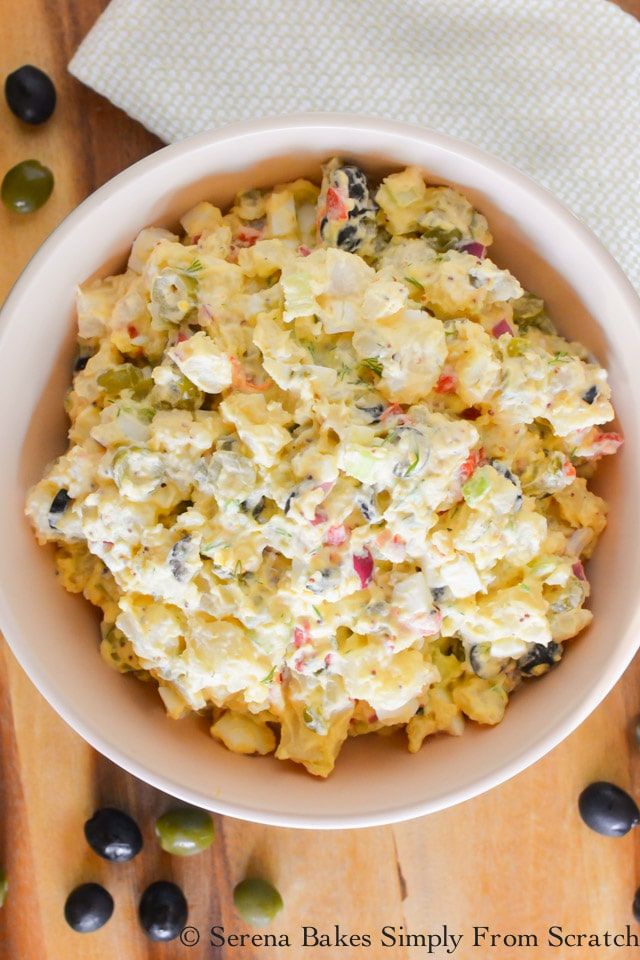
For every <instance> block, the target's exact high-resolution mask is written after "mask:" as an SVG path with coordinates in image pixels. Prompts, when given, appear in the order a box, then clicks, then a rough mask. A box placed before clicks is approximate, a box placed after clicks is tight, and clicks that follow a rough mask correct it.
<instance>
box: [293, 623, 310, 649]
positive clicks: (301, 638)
mask: <svg viewBox="0 0 640 960" xmlns="http://www.w3.org/2000/svg"><path fill="white" fill-rule="evenodd" d="M310 638H311V631H310V628H309V621H308V620H306V619H305V620H301V621H300V625H299V626H297V627H296V628H295V630H294V631H293V645H294V647H296V648H297V649H299V648H300V647H303V646H304V645H305V643H309V640H310Z"/></svg>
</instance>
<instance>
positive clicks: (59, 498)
mask: <svg viewBox="0 0 640 960" xmlns="http://www.w3.org/2000/svg"><path fill="white" fill-rule="evenodd" d="M70 503H71V497H70V496H69V494H68V492H67V491H66V490H58V492H57V493H56V495H55V497H54V498H53V500H52V501H51V506H50V507H49V526H50V527H51V529H52V530H55V529H56V523H57V520H58V517H61V516H62V514H63V513H64V512H65V510H66V509H67V507H68V506H69V504H70Z"/></svg>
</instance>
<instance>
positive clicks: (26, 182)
mask: <svg viewBox="0 0 640 960" xmlns="http://www.w3.org/2000/svg"><path fill="white" fill-rule="evenodd" d="M52 190H53V174H52V173H51V170H49V168H48V167H44V166H43V165H42V164H41V163H40V162H39V161H38V160H23V161H22V163H17V164H16V165H15V167H11V170H8V171H7V172H6V173H5V175H4V179H3V181H2V188H1V191H0V192H1V194H2V202H3V203H4V205H5V207H8V209H9V210H15V211H16V213H33V211H34V210H38V209H39V208H40V207H41V206H42V205H43V204H44V203H46V202H47V200H48V199H49V197H50V196H51V191H52Z"/></svg>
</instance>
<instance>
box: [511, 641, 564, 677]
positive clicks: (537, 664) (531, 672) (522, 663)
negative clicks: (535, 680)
mask: <svg viewBox="0 0 640 960" xmlns="http://www.w3.org/2000/svg"><path fill="white" fill-rule="evenodd" d="M561 656H562V644H561V643H555V642H554V641H553V640H552V641H551V643H548V644H547V645H546V646H545V644H544V643H534V645H533V646H532V648H531V650H529V651H528V652H527V653H525V654H524V655H523V656H522V657H520V659H519V660H518V670H519V671H520V673H521V674H522V676H523V677H541V676H542V674H543V673H547V671H548V670H550V669H551V667H553V666H555V664H556V663H558V662H559V661H560V658H561Z"/></svg>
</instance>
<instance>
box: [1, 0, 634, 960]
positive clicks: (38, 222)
mask: <svg viewBox="0 0 640 960" xmlns="http://www.w3.org/2000/svg"><path fill="white" fill-rule="evenodd" d="M532 3H533V4H535V0H532ZM104 6H106V0H2V6H1V13H0V23H1V31H2V36H1V38H0V51H1V57H0V65H1V71H0V72H1V73H2V75H3V76H4V75H5V74H6V73H8V72H10V71H11V70H13V69H15V68H16V67H18V66H20V65H21V64H22V63H24V62H33V63H36V64H39V65H40V66H42V67H43V68H45V69H46V70H48V72H49V73H50V74H51V75H52V76H53V78H54V79H55V82H56V84H57V88H58V94H59V100H58V108H57V111H56V115H55V117H54V120H53V122H51V123H49V124H45V125H44V126H43V127H42V128H35V129H33V130H30V129H25V128H23V127H21V126H19V125H18V124H17V123H16V122H15V120H14V118H13V117H12V116H11V114H10V113H9V111H8V109H7V107H6V105H5V103H4V100H3V101H2V103H1V104H0V124H1V130H2V133H1V136H0V170H5V169H7V168H8V167H10V166H12V165H13V164H14V163H16V162H17V161H19V160H21V159H24V158H25V157H28V156H34V157H37V158H38V159H40V160H42V161H43V162H44V163H47V164H48V165H50V166H51V167H52V168H53V169H54V171H55V175H56V189H55V192H54V194H53V196H52V198H51V200H50V201H49V203H48V204H47V205H46V207H44V208H43V209H42V210H41V211H39V212H38V213H37V214H35V215H33V216H31V217H25V218H24V219H23V220H22V219H19V218H16V217H14V216H10V215H8V214H7V212H6V211H5V210H4V208H2V209H1V210H0V243H1V253H2V255H1V257H0V298H3V297H4V295H5V294H6V292H7V291H8V289H9V286H10V284H11V283H12V281H13V280H14V278H15V277H16V276H17V274H18V272H19V270H20V269H21V268H22V267H23V266H24V264H25V263H26V261H27V260H28V258H29V257H30V256H31V254H32V252H33V251H34V250H35V249H36V247H37V246H38V245H39V243H40V242H41V241H42V240H43V239H44V237H45V236H46V235H47V234H48V233H49V232H50V231H51V230H52V229H53V227H54V226H55V225H56V224H57V223H58V221H59V220H60V219H61V218H62V217H63V216H64V215H65V214H66V213H67V212H68V211H69V210H71V209H72V208H73V207H75V206H76V204H77V203H78V202H79V201H80V200H82V199H83V198H84V197H85V196H87V194H89V193H91V191H92V190H94V189H95V188H96V187H98V186H99V185H100V184H102V183H103V182H104V181H105V180H107V179H109V178H110V177H111V176H113V175H114V174H116V173H117V172H118V171H119V170H121V169H122V168H124V167H126V166H128V165H129V164H131V163H133V162H134V161H135V160H137V159H139V158H140V157H142V156H144V155H145V154H147V153H150V152H151V151H153V150H156V149H157V148H158V147H160V146H161V144H160V142H159V141H158V140H157V139H156V138H155V137H153V136H151V135H150V134H149V133H147V132H146V131H145V130H143V129H142V127H140V126H139V125H138V124H136V123H134V122H133V121H132V120H130V119H129V118H128V117H126V116H125V115H124V114H123V113H121V112H120V111H118V110H116V109H115V108H114V107H112V106H111V105H110V104H108V103H107V102H106V101H105V100H103V99H101V98H100V97H98V96H97V95H95V94H93V93H92V92H90V91H89V90H87V89H85V88H84V87H82V86H81V85H80V84H78V83H77V82H76V81H74V80H73V79H72V78H71V77H70V76H68V74H67V73H66V70H65V65H66V63H67V62H68V60H69V58H70V57H71V55H72V53H73V51H74V50H75V49H76V47H77V45H78V43H79V42H80V40H81V38H82V37H83V36H84V35H85V33H86V32H87V30H88V29H89V27H90V26H91V24H92V23H93V22H94V20H95V19H96V17H97V15H98V13H99V12H100V10H101V9H102V8H103V7H104ZM620 6H622V7H623V8H624V9H626V10H628V11H629V12H632V13H634V14H635V15H636V16H640V0H624V2H620ZM26 319H28V318H26ZM638 713H640V659H639V658H636V660H635V662H634V663H633V665H632V666H631V667H630V668H629V670H628V671H627V673H626V674H625V676H624V678H623V680H622V681H621V682H620V683H619V684H618V685H617V687H616V688H615V690H614V691H613V692H612V693H611V694H610V696H609V697H608V698H607V700H606V701H605V703H604V704H603V705H602V706H601V707H600V708H599V709H598V710H597V711H596V712H595V713H594V714H593V715H592V716H591V717H590V718H589V719H588V720H587V721H586V722H585V723H584V724H583V725H582V726H581V727H580V729H579V730H577V731H576V732H575V733H574V734H573V736H571V737H570V738H569V739H568V740H567V741H565V742H564V743H563V744H562V745H561V746H560V747H558V748H557V749H556V750H554V751H553V752H552V753H551V754H550V755H549V756H548V757H546V759H544V760H542V761H540V762H539V763H537V764H536V765H535V766H534V767H533V768H532V769H529V770H528V771H526V772H525V773H523V774H521V775H520V776H519V777H517V778H516V779H514V780H512V781H511V782H509V783H507V784H505V785H504V786H502V787H500V788H498V789H496V790H493V791H491V792H490V793H489V794H487V795H485V796H483V797H480V798H478V799H476V800H473V801H470V802H468V803H465V804H463V805H461V806H459V807H457V808H456V809H453V810H449V811H446V812H444V813H440V814H437V815H434V816H431V817H428V818H425V819H422V820H416V821H413V822H411V823H407V824H403V825H400V826H397V827H386V828H380V829H371V830H362V831H356V830H353V831H342V832H332V833H320V832H302V831H295V830H283V829H272V828H267V827H261V826H254V825H251V824H247V823H242V822H240V821H235V820H231V819H224V820H222V819H221V818H217V827H218V837H217V840H216V842H215V844H214V846H213V848H212V849H211V850H210V851H209V852H208V853H206V854H204V855H202V856H200V857H196V858H194V859H193V860H191V861H184V862H177V861H175V860H170V858H169V857H167V856H166V855H164V854H159V853H158V852H157V848H156V845H155V844H154V843H153V840H152V836H151V833H152V826H151V825H152V823H153V820H154V818H155V816H156V815H157V813H158V812H159V811H162V810H163V809H166V805H167V798H166V797H165V796H163V795H162V794H160V793H158V792H157V791H156V790H154V789H152V788H151V787H148V786H146V785H144V784H143V783H140V782H139V781H137V780H136V779H135V778H134V777H132V776H129V775H128V774H126V773H124V772H123V771H122V770H120V769H119V768H118V767H116V766H114V765H113V764H112V763H110V762H109V761H107V760H105V759H104V758H102V757H101V756H99V755H98V754H96V753H95V752H94V751H93V750H92V749H91V748H90V747H89V746H87V744H85V743H84V742H83V741H82V740H81V739H80V738H79V737H78V736H77V735H76V734H75V733H74V732H73V731H72V730H71V729H70V728H69V727H68V726H66V725H65V723H63V721H62V720H60V719H59V718H58V717H57V716H56V714H55V713H54V712H53V711H52V710H51V709H50V707H49V706H48V705H47V704H46V703H45V701H44V700H43V699H42V697H41V696H40V695H39V694H38V693H37V692H36V690H35V689H34V687H33V686H32V685H31V683H30V681H29V680H28V679H27V677H26V676H25V674H24V673H23V672H22V670H21V669H20V667H19V666H18V665H17V663H16V662H15V660H14V659H13V656H12V655H11V653H10V652H9V650H8V649H7V647H6V645H3V646H1V647H0V749H1V751H2V753H1V756H0V864H2V863H4V865H5V866H6V869H7V872H8V874H9V877H10V892H9V896H8V898H7V902H6V904H5V906H4V908H3V909H2V910H0V957H2V958H6V960H36V958H37V960H63V958H64V960H80V958H81V960H107V958H108V960H116V958H126V960H139V958H143V957H158V958H159V957H164V958H177V957H182V958H186V957H190V958H194V960H196V958H201V957H219V958H238V960H251V958H254V957H255V958H261V957H269V958H278V960H282V958H288V960H298V958H303V957H304V958H306V960H316V958H325V957H329V958H330V960H335V958H336V957H338V956H340V957H345V958H349V957H351V958H356V960H378V958H390V960H400V958H403V960H404V958H407V960H413V958H418V957H427V956H428V954H427V952H426V948H424V947H420V948H410V947H406V946H403V945H400V943H401V941H398V942H397V945H396V946H395V947H393V948H392V947H386V948H383V947H381V946H380V945H379V944H377V941H376V940H374V945H373V946H371V947H369V948H365V947H359V948H358V947H352V948H342V949H340V950H337V949H327V948H317V949H313V948H306V949H303V948H302V947H300V946H299V944H300V940H301V927H302V925H303V924H307V925H315V926H316V927H318V928H320V929H322V930H325V931H329V932H331V931H333V926H334V924H339V925H340V927H341V931H342V932H346V931H348V932H350V933H359V934H363V933H366V932H371V933H376V934H377V932H378V931H379V930H380V928H381V927H383V926H384V925H389V926H395V927H396V930H397V932H398V933H402V932H404V933H406V932H414V933H415V932H421V931H425V930H427V931H430V932H433V933H436V932H437V931H438V930H441V928H442V925H443V924H445V923H446V924H447V925H448V927H449V930H450V931H453V932H463V933H464V934H465V939H464V941H463V943H462V945H461V946H460V947H459V948H458V949H457V951H456V952H455V953H454V954H453V956H454V957H456V958H462V960H492V958H496V960H521V958H525V957H527V958H528V957H533V958H535V960H547V958H550V957H552V958H560V960H564V958H566V960H573V958H576V957H577V958H579V960H603V958H604V957H607V958H608V957H613V958H615V960H619V958H620V960H621V958H627V957H631V956H635V955H636V952H635V951H633V950H632V949H629V948H624V947H623V948H620V949H615V948H609V949H604V948H595V947H594V948H589V947H584V948H570V947H568V946H564V947H554V948H550V947H548V946H547V945H546V930H547V927H548V926H549V925H551V924H558V925H562V926H563V927H564V929H565V931H573V932H583V933H585V932H592V931H595V932H601V931H604V930H605V929H609V930H624V927H625V924H627V923H631V924H632V929H634V930H635V931H637V932H638V933H640V926H638V925H635V924H634V923H633V918H632V916H631V901H632V899H633V895H634V892H635V889H636V887H637V886H638V884H639V882H640V878H639V877H638V853H640V842H639V840H638V839H637V838H636V837H634V836H628V837H626V838H624V839H621V840H609V839H606V838H603V837H599V836H597V835H595V834H593V833H591V832H589V831H588V830H586V829H585V828H584V827H583V826H582V824H581V822H580V820H579V818H578V816H577V812H576V798H577V796H578V793H579V791H580V790H581V788H582V787H583V786H584V785H585V784H587V783H589V782H590V781H591V780H594V779H597V778H604V779H610V780H614V781H616V782H617V783H620V784H621V785H622V786H624V787H627V788H632V789H633V788H635V791H636V796H637V795H638V794H640V754H639V752H638V750H637V748H636V747H635V745H634V741H633V737H632V727H633V724H634V718H635V716H636V714H638ZM103 804H114V805H118V806H122V807H124V808H126V809H128V810H130V811H131V812H132V813H133V814H134V815H135V816H137V818H138V819H139V821H140V822H141V823H142V824H144V825H145V831H146V837H147V840H148V843H147V849H146V851H145V854H144V856H141V857H139V858H138V860H137V861H135V862H134V863H132V864H130V865H128V866H127V867H121V868H119V869H118V868H114V867H112V866H110V865H108V864H106V863H104V862H102V861H99V860H98V858H97V857H95V856H94V855H93V854H92V853H91V852H90V851H89V850H88V848H87V847H86V845H85V843H84V841H83V839H82V824H83V822H84V820H85V819H86V818H87V816H89V815H90V814H91V812H92V811H93V809H94V808H95V807H96V806H98V805H103ZM249 866H250V868H251V869H252V870H253V871H259V872H262V873H264V874H265V875H266V876H269V877H271V878H272V879H273V880H274V882H275V883H276V884H277V886H278V887H279V889H280V890H281V891H282V894H283V897H284V900H285V905H286V906H285V910H284V912H283V913H282V915H281V922H279V923H278V924H277V925H276V926H277V929H278V930H279V931H283V932H286V933H288V935H289V937H290V939H291V941H292V944H293V945H292V946H291V947H290V948H288V949H285V948H281V949H270V948H267V947H262V948H261V947H253V946H250V945H245V946H244V947H233V946H226V947H217V948H216V947H213V946H211V945H210V944H209V943H208V939H209V938H208V934H207V931H208V930H209V928H210V927H211V926H212V925H213V924H224V926H225V928H226V930H227V932H229V931H236V932H242V931H244V930H246V928H245V927H243V925H242V923H240V922H239V921H238V919H237V918H236V917H235V916H234V913H233V907H232V903H231V897H230V891H231V890H232V887H233V885H234V884H235V883H236V882H237V881H238V880H239V879H241V878H242V877H243V875H244V873H245V870H246V869H247V868H248V867H249ZM161 876H162V877H164V878H167V879H169V878H171V877H173V878H175V879H176V881H177V882H178V883H180V884H181V885H182V886H183V888H184V890H185V891H186V893H187V895H188V898H189V901H190V905H191V913H190V922H192V923H193V924H194V926H196V927H198V928H199V930H200V933H201V935H202V938H201V940H200V943H199V945H198V946H194V947H191V948H188V947H187V946H184V945H182V944H181V943H180V942H179V941H175V942H174V943H172V944H169V945H166V944H165V945H153V944H150V943H149V942H148V941H147V940H146V939H145V937H144V936H143V935H142V933H141V932H140V931H139V929H138V926H137V921H136V903H137V897H138V896H139V893H140V891H141V890H142V888H143V886H144V885H146V884H147V883H149V882H151V881H152V880H153V879H157V878H158V877H161ZM89 879H91V880H96V881H98V882H104V883H105V884H107V885H108V886H109V888H110V889H111V891H112V893H113V895H114V897H115V899H116V904H117V909H116V913H115V915H114V917H113V919H112V920H111V921H110V922H109V924H108V925H107V926H106V927H105V928H103V929H102V930H101V931H99V932H98V933H96V934H94V935H92V936H84V937H81V936H79V935H77V934H74V933H73V932H72V931H70V930H69V928H68V927H67V926H66V925H65V922H64V919H63V915H62V909H63V904H64V900H65V898H66V895H67V893H68V892H69V890H70V889H71V888H72V887H73V886H75V885H76V884H77V883H80V882H82V881H86V880H89ZM474 925H478V926H481V925H484V926H488V927H490V928H491V930H492V931H494V932H496V933H502V934H507V933H515V934H526V933H536V934H538V936H539V938H540V944H541V945H540V946H539V947H538V948H537V949H535V948H526V947H525V946H523V945H522V946H517V947H515V948H509V947H508V946H504V945H502V946H500V945H496V946H495V947H489V946H488V943H487V941H485V943H484V946H483V947H478V948H473V947H472V937H473V926H474ZM401 926H402V927H404V931H402V930H400V927H401ZM435 956H437V957H444V956H448V954H445V953H443V952H442V951H438V952H437V953H436V954H435Z"/></svg>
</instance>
